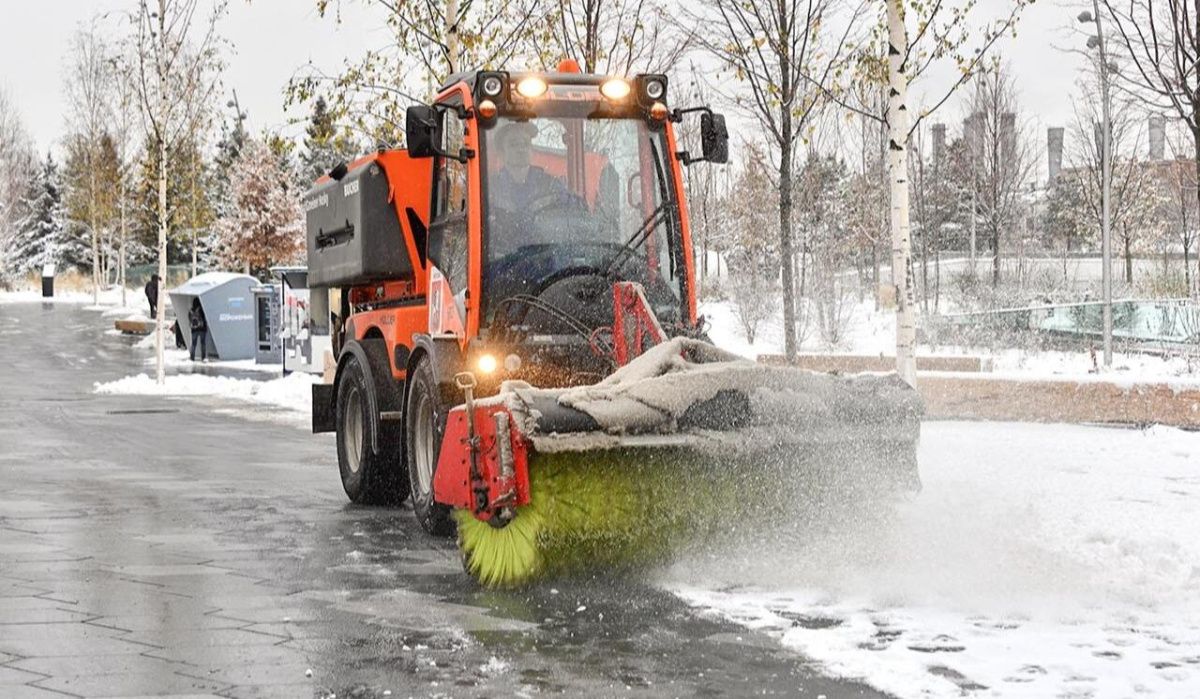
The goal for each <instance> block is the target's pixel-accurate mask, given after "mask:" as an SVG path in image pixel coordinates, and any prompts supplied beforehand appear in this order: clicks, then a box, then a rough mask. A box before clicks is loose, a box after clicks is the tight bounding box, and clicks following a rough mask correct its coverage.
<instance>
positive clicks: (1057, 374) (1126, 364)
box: [699, 301, 1200, 387]
mask: <svg viewBox="0 0 1200 699" xmlns="http://www.w3.org/2000/svg"><path fill="white" fill-rule="evenodd" d="M699 312H700V314H701V315H703V316H704V317H705V318H707V319H708V321H709V324H710V327H709V335H710V336H711V337H712V339H713V342H714V343H716V344H717V345H718V346H719V347H723V348H725V349H728V350H730V351H731V352H736V353H738V354H740V355H742V356H744V357H749V358H755V357H757V356H759V355H765V354H783V319H782V315H781V312H779V313H776V314H775V315H774V316H773V317H771V318H770V319H768V320H766V321H764V322H763V323H762V324H760V326H759V328H758V333H757V335H756V337H755V338H754V339H755V341H754V342H753V343H750V342H747V341H746V336H745V333H744V331H743V330H742V326H741V324H740V323H739V322H738V319H737V313H736V311H735V310H734V307H733V304H732V303H730V302H728V301H719V302H709V303H705V304H703V305H702V306H701V307H700V309H699ZM895 342H896V323H895V316H894V315H893V314H892V313H891V312H890V311H876V310H875V309H874V306H873V304H872V303H871V302H870V301H868V302H865V303H860V304H857V305H855V306H854V308H853V309H851V310H850V312H849V319H848V321H847V323H846V330H845V338H844V340H843V341H842V342H841V343H840V344H839V347H837V348H836V349H834V350H830V349H829V348H828V347H827V346H825V345H824V344H823V343H822V341H821V339H820V337H819V336H818V335H817V333H816V331H815V330H813V331H812V332H810V333H809V337H807V338H805V341H804V343H803V344H802V345H801V349H802V351H805V352H831V351H833V352H844V353H848V354H861V355H885V356H894V355H895ZM917 352H918V354H919V355H921V356H930V355H940V356H956V355H972V356H982V357H985V358H989V359H991V361H992V374H993V375H994V376H995V377H996V378H1027V379H1032V378H1038V379H1057V378H1072V379H1075V378H1078V379H1088V378H1089V377H1090V378H1093V379H1094V378H1103V379H1105V380H1112V381H1116V382H1118V383H1136V382H1159V381H1163V382H1168V383H1172V384H1178V385H1186V386H1189V387H1191V386H1193V385H1198V386H1200V362H1197V361H1195V360H1192V361H1191V362H1189V361H1187V360H1186V359H1184V358H1181V357H1159V356H1153V355H1148V354H1127V353H1122V352H1117V353H1115V354H1114V355H1113V367H1112V370H1111V371H1106V372H1103V373H1102V374H1100V375H1099V377H1097V374H1096V369H1097V366H1096V365H1097V362H1098V360H1097V359H1095V358H1093V357H1092V356H1091V354H1090V353H1088V352H1059V351H1027V350H1021V349H1004V348H998V349H993V348H979V347H956V346H939V347H929V346H921V347H919V348H918V350H917Z"/></svg>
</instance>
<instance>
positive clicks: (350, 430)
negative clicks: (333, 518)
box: [337, 355, 408, 505]
mask: <svg viewBox="0 0 1200 699" xmlns="http://www.w3.org/2000/svg"><path fill="white" fill-rule="evenodd" d="M371 389H372V387H371V386H368V385H367V376H366V372H365V371H363V368H362V366H361V364H360V363H359V359H358V357H356V356H353V355H352V356H351V357H350V358H349V359H348V360H347V362H346V366H345V367H344V368H343V374H342V377H341V379H340V380H339V381H338V388H337V454H338V471H340V472H341V475H342V487H343V488H344V489H345V490H346V495H348V496H349V497H350V500H351V501H352V502H355V503H358V504H361V505H398V504H400V503H402V502H404V498H405V497H406V496H407V495H408V484H407V483H405V482H404V472H403V471H402V470H401V469H400V468H399V463H398V458H397V457H398V456H399V454H400V433H399V430H397V429H395V428H394V427H391V426H389V425H386V424H381V425H380V426H379V453H378V454H377V453H375V451H374V450H373V449H372V448H371V432H370V424H371V422H370V421H371V413H370V410H371V401H370V399H369V398H368V391H370V390H371Z"/></svg>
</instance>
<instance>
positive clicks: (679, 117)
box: [671, 107, 713, 124]
mask: <svg viewBox="0 0 1200 699" xmlns="http://www.w3.org/2000/svg"><path fill="white" fill-rule="evenodd" d="M692 112H704V113H705V114H708V115H709V116H712V113H713V110H712V109H711V108H709V107H688V108H687V109H676V110H675V111H673V112H671V121H673V122H675V123H677V124H678V123H679V122H681V121H683V115H684V114H691V113H692Z"/></svg>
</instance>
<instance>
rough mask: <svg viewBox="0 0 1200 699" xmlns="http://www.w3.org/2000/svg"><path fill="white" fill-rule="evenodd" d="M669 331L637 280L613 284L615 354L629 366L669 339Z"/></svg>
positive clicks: (619, 362) (618, 363)
mask: <svg viewBox="0 0 1200 699" xmlns="http://www.w3.org/2000/svg"><path fill="white" fill-rule="evenodd" d="M666 339H667V334H666V333H665V332H663V329H662V325H660V324H659V322H658V318H656V317H655V316H654V311H652V310H650V302H649V301H647V300H646V292H645V291H644V290H643V289H642V285H641V284H638V283H637V282H617V283H615V284H613V354H614V355H616V357H615V358H616V360H617V365H618V366H625V365H626V364H628V363H629V362H630V360H632V359H634V358H635V357H638V356H640V355H641V354H642V352H645V351H646V350H647V349H649V348H651V347H653V346H654V345H657V344H659V343H660V342H665V341H666Z"/></svg>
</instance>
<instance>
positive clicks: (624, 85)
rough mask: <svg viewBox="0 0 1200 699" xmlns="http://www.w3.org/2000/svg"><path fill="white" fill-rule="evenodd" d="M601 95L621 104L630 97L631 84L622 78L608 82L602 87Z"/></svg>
mask: <svg viewBox="0 0 1200 699" xmlns="http://www.w3.org/2000/svg"><path fill="white" fill-rule="evenodd" d="M600 94H602V95H604V96H605V97H607V98H608V99H610V100H612V101H614V102H620V101H621V100H623V99H625V98H626V97H628V96H629V82H628V81H626V80H622V79H621V78H613V79H612V80H606V81H604V84H602V85H601V86H600Z"/></svg>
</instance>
